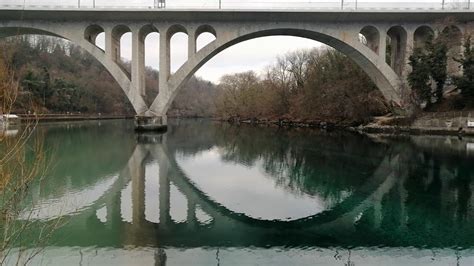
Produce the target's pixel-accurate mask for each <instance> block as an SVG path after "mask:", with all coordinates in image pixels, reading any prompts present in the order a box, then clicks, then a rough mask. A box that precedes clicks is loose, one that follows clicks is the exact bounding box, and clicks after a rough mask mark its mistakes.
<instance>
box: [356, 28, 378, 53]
mask: <svg viewBox="0 0 474 266" xmlns="http://www.w3.org/2000/svg"><path fill="white" fill-rule="evenodd" d="M359 41H360V42H361V43H363V44H364V45H366V46H367V47H369V48H370V50H372V51H374V52H375V53H376V54H378V53H379V43H380V33H379V31H378V30H377V28H375V27H374V26H365V27H364V28H362V30H361V31H360V32H359Z"/></svg>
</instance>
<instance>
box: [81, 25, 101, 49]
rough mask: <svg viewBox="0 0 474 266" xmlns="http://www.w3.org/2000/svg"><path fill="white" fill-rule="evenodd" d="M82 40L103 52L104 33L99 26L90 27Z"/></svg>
mask: <svg viewBox="0 0 474 266" xmlns="http://www.w3.org/2000/svg"><path fill="white" fill-rule="evenodd" d="M84 38H85V39H86V40H87V41H88V42H90V43H92V44H93V45H95V46H97V47H98V48H100V49H101V50H102V51H105V31H104V28H102V27H101V26H99V25H91V26H89V27H87V28H86V30H85V31H84Z"/></svg>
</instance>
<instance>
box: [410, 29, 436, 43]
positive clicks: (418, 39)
mask: <svg viewBox="0 0 474 266" xmlns="http://www.w3.org/2000/svg"><path fill="white" fill-rule="evenodd" d="M434 36H435V34H434V30H433V29H432V28H431V27H430V26H426V25H423V26H420V27H418V28H417V29H416V30H415V33H414V34H413V41H414V45H415V48H425V46H426V42H428V41H429V40H430V39H433V38H434Z"/></svg>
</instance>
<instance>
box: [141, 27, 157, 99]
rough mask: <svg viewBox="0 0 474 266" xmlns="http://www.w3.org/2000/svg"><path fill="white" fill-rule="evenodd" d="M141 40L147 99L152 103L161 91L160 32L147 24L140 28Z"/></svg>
mask: <svg viewBox="0 0 474 266" xmlns="http://www.w3.org/2000/svg"><path fill="white" fill-rule="evenodd" d="M140 40H142V41H143V42H144V56H145V62H144V64H145V90H146V91H145V96H146V97H145V101H147V104H151V102H152V101H153V100H154V99H155V98H156V96H157V95H158V92H159V72H158V71H159V67H160V33H159V31H158V29H156V28H155V27H154V26H153V25H147V26H145V27H143V28H142V29H141V30H140Z"/></svg>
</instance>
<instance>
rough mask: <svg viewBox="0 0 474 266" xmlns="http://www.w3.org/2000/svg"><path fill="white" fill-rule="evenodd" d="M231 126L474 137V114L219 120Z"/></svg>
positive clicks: (445, 113)
mask: <svg viewBox="0 0 474 266" xmlns="http://www.w3.org/2000/svg"><path fill="white" fill-rule="evenodd" d="M217 120H218V121H227V122H229V123H232V124H253V125H268V126H278V127H287V128H291V127H297V128H317V129H328V130H332V129H338V130H348V131H353V132H359V133H384V134H395V135H400V134H404V135H442V136H443V135H447V136H474V126H472V123H474V111H464V112H434V113H422V114H420V115H418V116H417V117H415V118H406V117H396V116H383V117H375V118H374V119H373V120H372V121H371V122H370V123H367V124H362V125H353V124H350V123H344V122H339V123H333V122H325V121H315V120H314V121H300V120H287V119H279V120H268V119H236V118H233V119H227V120H224V119H217Z"/></svg>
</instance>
